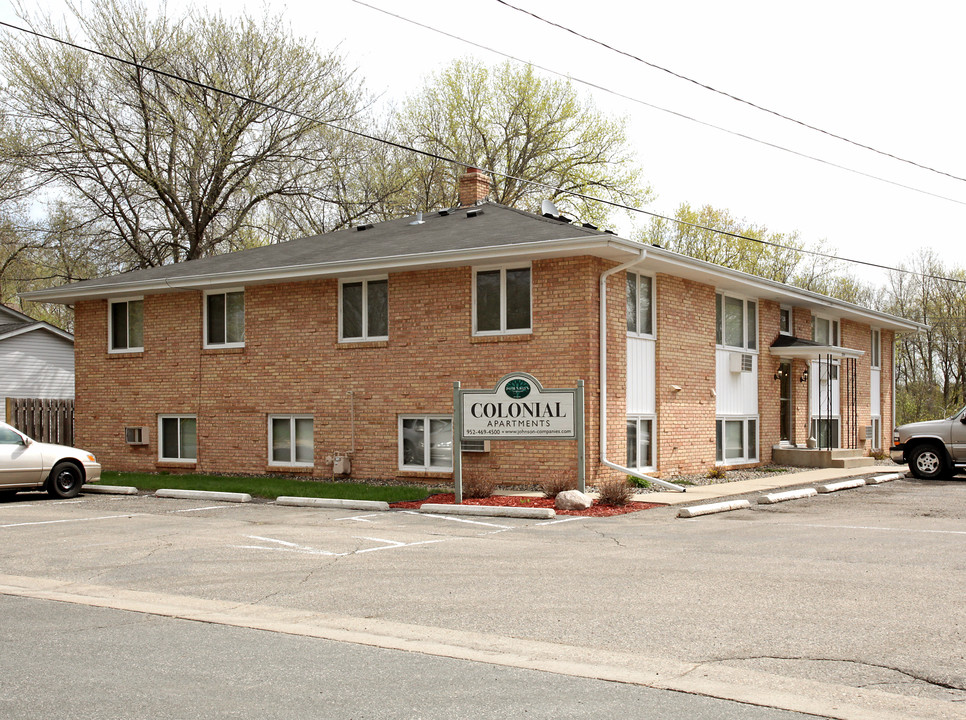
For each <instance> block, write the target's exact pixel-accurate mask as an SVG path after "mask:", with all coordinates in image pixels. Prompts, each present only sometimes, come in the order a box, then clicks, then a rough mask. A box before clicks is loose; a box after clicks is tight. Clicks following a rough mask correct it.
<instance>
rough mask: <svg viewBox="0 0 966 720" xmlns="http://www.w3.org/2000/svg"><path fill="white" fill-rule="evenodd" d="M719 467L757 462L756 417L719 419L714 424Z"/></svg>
mask: <svg viewBox="0 0 966 720" xmlns="http://www.w3.org/2000/svg"><path fill="white" fill-rule="evenodd" d="M715 446H716V459H717V461H718V464H719V465H740V464H742V463H752V462H758V417H757V416H755V417H719V418H717V420H716V422H715Z"/></svg>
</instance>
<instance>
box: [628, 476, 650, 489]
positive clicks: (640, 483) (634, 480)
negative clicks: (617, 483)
mask: <svg viewBox="0 0 966 720" xmlns="http://www.w3.org/2000/svg"><path fill="white" fill-rule="evenodd" d="M627 482H629V483H630V484H631V485H633V486H634V487H639V488H644V489H645V490H650V489H651V488H652V487H654V484H653V483H652V482H651V481H650V480H648V479H647V478H639V477H636V476H634V475H628V476H627Z"/></svg>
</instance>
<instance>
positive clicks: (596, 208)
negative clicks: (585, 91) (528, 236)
mask: <svg viewBox="0 0 966 720" xmlns="http://www.w3.org/2000/svg"><path fill="white" fill-rule="evenodd" d="M398 138H399V140H400V141H401V142H402V143H404V144H406V145H410V146H413V147H416V148H418V149H420V150H424V151H426V152H428V153H432V154H434V155H439V156H443V157H445V158H453V159H456V160H460V161H463V162H466V163H469V164H475V165H477V166H478V167H481V168H486V169H488V170H490V171H492V172H493V177H492V180H493V186H492V192H491V199H493V200H494V201H496V202H498V203H502V204H504V205H509V206H511V207H517V208H520V209H525V210H530V211H534V212H539V211H540V203H541V200H543V199H547V198H549V199H551V200H553V201H554V202H555V203H556V204H557V207H558V209H559V210H561V211H562V212H567V213H571V214H574V215H576V216H577V217H578V218H580V219H582V220H585V221H587V222H593V223H596V224H601V223H603V222H605V221H606V219H607V218H608V216H609V215H610V213H611V211H612V208H611V207H609V206H607V205H604V204H601V203H594V202H590V201H587V200H584V199H581V198H578V197H574V196H572V195H569V194H568V193H582V194H586V195H592V196H598V197H601V198H603V199H606V200H611V201H615V202H619V203H625V204H630V205H638V204H642V203H644V202H646V201H647V200H648V199H649V198H650V189H649V188H648V187H647V186H646V185H644V184H643V183H642V181H641V174H640V170H639V169H638V168H637V167H635V165H634V164H633V158H632V153H631V150H630V144H629V142H628V140H627V134H626V128H625V123H624V121H623V120H620V119H613V118H609V117H607V116H605V115H604V114H602V113H601V112H599V111H598V110H596V108H595V107H594V106H593V104H592V103H591V101H590V100H589V99H582V98H581V97H579V96H578V94H577V92H576V91H575V90H574V88H573V86H572V85H571V84H570V83H568V82H563V81H556V80H548V79H546V78H543V77H540V76H539V75H537V74H536V73H535V72H534V71H533V69H532V68H530V67H524V68H518V67H516V66H514V65H512V64H511V63H509V62H506V63H503V64H502V65H498V66H496V67H492V68H491V67H487V66H485V65H483V64H481V63H479V62H476V61H474V60H468V59H466V60H458V61H456V62H454V63H453V65H452V66H451V67H449V68H447V69H446V70H443V71H442V72H440V73H437V74H434V75H432V76H431V77H430V78H428V80H427V81H426V83H425V84H424V86H423V87H422V88H421V89H419V90H418V91H417V92H416V93H414V94H413V95H412V96H411V97H410V98H408V100H407V101H406V102H405V103H404V105H403V107H402V109H401V111H400V112H399V115H398ZM406 162H407V164H408V166H409V168H410V170H411V173H410V181H409V182H408V183H407V185H406V188H405V190H403V191H402V192H400V193H398V194H397V195H395V196H393V197H392V198H391V199H390V202H389V203H387V205H386V206H385V207H384V211H385V213H386V214H393V213H394V212H398V211H402V212H414V211H417V210H430V209H434V208H439V207H447V206H452V205H455V204H457V202H458V178H459V175H461V174H462V173H463V172H464V170H465V168H464V167H462V166H454V165H453V164H452V163H449V162H446V161H443V160H438V159H436V158H433V157H425V156H410V157H407V158H406ZM534 183H536V184H534Z"/></svg>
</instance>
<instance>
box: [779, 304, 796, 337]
mask: <svg viewBox="0 0 966 720" xmlns="http://www.w3.org/2000/svg"><path fill="white" fill-rule="evenodd" d="M792 327H793V326H792V309H791V307H789V306H788V305H782V306H781V307H780V308H778V333H779V334H780V335H791V334H792Z"/></svg>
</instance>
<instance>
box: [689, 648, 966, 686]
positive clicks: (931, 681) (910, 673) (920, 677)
mask: <svg viewBox="0 0 966 720" xmlns="http://www.w3.org/2000/svg"><path fill="white" fill-rule="evenodd" d="M744 660H787V661H799V662H818V663H833V662H835V663H846V664H849V665H860V666H863V667H869V668H876V669H879V670H889V671H891V672H895V673H899V674H900V675H905V676H906V677H909V678H912V679H913V680H915V681H917V682H921V683H926V684H928V685H932V686H934V687H939V688H943V689H946V690H961V691H966V681H963V680H960V681H959V684H954V681H953V680H939V679H936V678H933V677H931V676H928V675H925V674H922V673H918V672H916V671H914V670H903V669H902V668H898V667H893V666H891V665H881V664H879V663H872V662H866V661H864V660H853V659H850V658H823V657H805V656H785V655H752V656H748V657H724V658H711V659H709V660H705V661H703V663H702V664H708V665H711V664H715V663H724V662H732V661H737V662H741V661H744ZM869 684H870V685H874V684H877V683H869ZM879 684H887V683H879ZM859 687H862V686H861V685H860V686H859Z"/></svg>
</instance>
